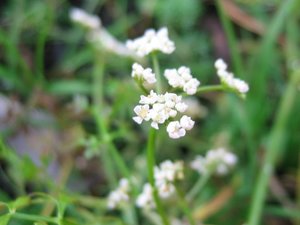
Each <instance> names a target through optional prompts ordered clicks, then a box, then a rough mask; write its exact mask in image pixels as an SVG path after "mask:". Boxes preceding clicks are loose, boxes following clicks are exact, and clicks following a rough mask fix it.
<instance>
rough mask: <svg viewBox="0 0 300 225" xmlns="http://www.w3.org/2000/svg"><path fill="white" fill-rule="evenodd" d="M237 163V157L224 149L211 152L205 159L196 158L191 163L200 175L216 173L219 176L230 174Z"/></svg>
mask: <svg viewBox="0 0 300 225" xmlns="http://www.w3.org/2000/svg"><path fill="white" fill-rule="evenodd" d="M236 162H237V158H236V156H235V155H234V154H233V153H231V152H228V151H226V150H225V149H224V148H218V149H213V150H210V151H208V152H207V153H206V156H205V157H202V156H200V155H199V156H196V159H195V160H194V161H192V162H191V168H193V169H194V170H196V171H197V172H199V173H200V174H206V173H216V174H217V175H225V174H227V173H228V172H229V170H230V168H232V167H233V166H234V165H235V164H236Z"/></svg>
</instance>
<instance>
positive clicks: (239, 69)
mask: <svg viewBox="0 0 300 225" xmlns="http://www.w3.org/2000/svg"><path fill="white" fill-rule="evenodd" d="M216 3H217V4H216V6H217V10H218V14H219V17H220V19H221V23H222V26H223V28H224V30H225V34H226V37H227V41H228V45H229V49H230V55H231V58H232V61H233V66H234V70H235V73H236V74H238V76H242V75H243V73H244V71H245V70H244V69H243V64H242V60H241V57H240V54H239V50H238V44H237V41H236V38H235V34H234V30H233V26H232V23H231V22H230V20H229V19H228V16H227V15H226V14H225V12H224V9H223V6H222V0H217V1H216Z"/></svg>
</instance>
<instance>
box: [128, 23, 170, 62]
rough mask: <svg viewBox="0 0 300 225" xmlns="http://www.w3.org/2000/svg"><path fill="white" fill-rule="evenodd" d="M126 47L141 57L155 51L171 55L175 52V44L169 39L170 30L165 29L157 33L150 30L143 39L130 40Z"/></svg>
mask: <svg viewBox="0 0 300 225" xmlns="http://www.w3.org/2000/svg"><path fill="white" fill-rule="evenodd" d="M126 46H127V47H128V49H130V50H132V51H134V52H136V54H137V55H138V56H140V57H143V56H145V55H148V54H150V53H151V52H154V51H161V52H163V53H165V54H171V53H172V52H173V51H174V50H175V45H174V42H173V41H171V40H170V39H169V37H168V29H167V28H165V27H164V28H161V29H159V30H158V31H157V32H156V31H155V30H154V29H148V30H146V32H145V33H144V35H143V36H142V37H139V38H136V39H134V40H128V41H127V42H126Z"/></svg>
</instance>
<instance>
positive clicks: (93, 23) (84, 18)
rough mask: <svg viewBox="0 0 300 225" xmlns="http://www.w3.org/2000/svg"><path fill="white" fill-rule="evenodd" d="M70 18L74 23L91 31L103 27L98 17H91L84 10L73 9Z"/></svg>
mask: <svg viewBox="0 0 300 225" xmlns="http://www.w3.org/2000/svg"><path fill="white" fill-rule="evenodd" d="M70 18H71V20H72V21H74V22H76V23H79V24H80V25H82V26H84V27H86V28H88V29H91V30H93V29H98V28H100V26H101V21H100V19H99V18H98V17H96V16H93V15H90V14H88V13H86V12H85V11H83V10H82V9H78V8H73V9H72V10H71V11H70Z"/></svg>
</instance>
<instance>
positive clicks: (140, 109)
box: [133, 105, 150, 124]
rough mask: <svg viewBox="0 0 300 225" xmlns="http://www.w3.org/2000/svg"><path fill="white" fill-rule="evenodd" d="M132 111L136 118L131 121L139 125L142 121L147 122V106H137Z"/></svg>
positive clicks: (148, 116)
mask: <svg viewBox="0 0 300 225" xmlns="http://www.w3.org/2000/svg"><path fill="white" fill-rule="evenodd" d="M133 111H134V112H135V113H136V114H137V116H135V117H133V120H134V121H135V122H137V123H138V124H141V123H142V122H143V120H146V121H148V120H149V119H150V115H149V105H137V106H136V107H134V109H133Z"/></svg>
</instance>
